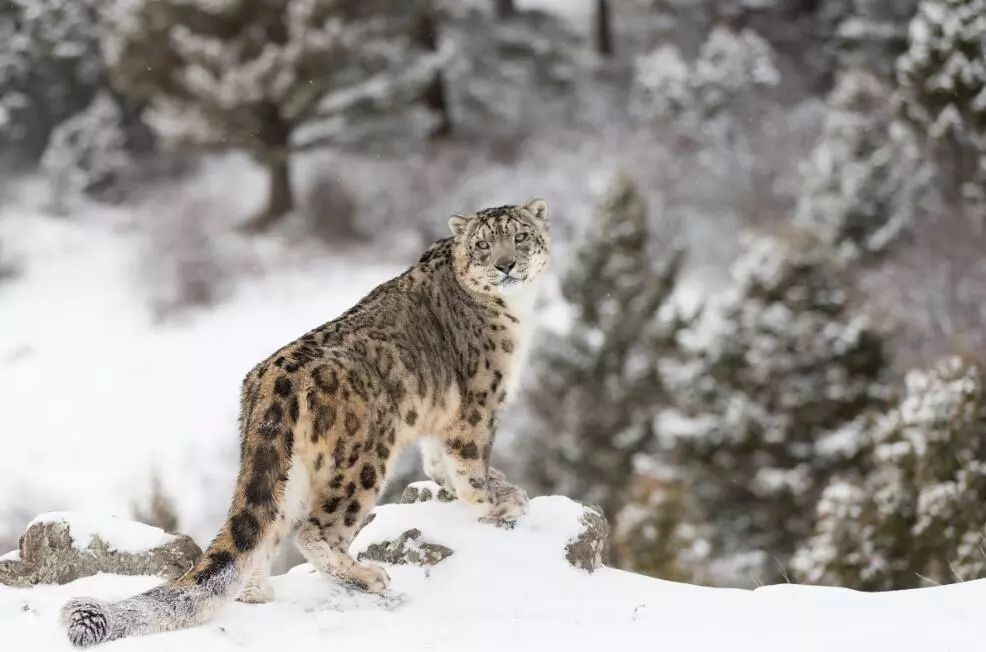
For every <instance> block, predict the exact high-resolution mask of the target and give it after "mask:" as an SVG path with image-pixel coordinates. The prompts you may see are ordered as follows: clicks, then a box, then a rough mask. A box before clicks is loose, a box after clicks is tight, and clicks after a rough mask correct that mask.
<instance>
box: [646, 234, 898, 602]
mask: <svg viewBox="0 0 986 652" xmlns="http://www.w3.org/2000/svg"><path fill="white" fill-rule="evenodd" d="M707 318H708V321H707V323H705V324H703V327H702V328H701V329H700V330H698V331H696V332H694V333H692V334H691V336H689V337H686V338H685V341H686V342H689V343H690V347H691V348H690V350H691V355H692V356H693V357H692V359H691V361H690V362H689V363H688V364H684V365H681V366H680V367H679V368H678V372H679V373H678V374H677V375H676V376H674V377H670V376H668V377H667V378H668V381H669V383H670V385H671V387H672V388H673V390H674V392H673V396H674V401H675V406H674V408H673V409H669V410H666V411H665V412H663V413H661V414H660V415H659V417H658V419H657V420H656V423H655V428H656V434H657V438H658V441H659V442H661V444H662V450H661V454H660V456H659V458H660V459H661V460H663V461H664V463H665V464H668V465H669V466H671V467H672V468H674V469H675V471H676V473H677V477H678V478H679V479H680V480H681V482H683V483H684V489H683V491H684V492H685V494H686V495H687V496H688V497H689V503H688V504H687V505H686V508H687V509H688V512H687V513H686V514H685V515H684V516H683V518H682V523H681V525H680V526H679V527H681V528H683V529H685V530H686V531H687V532H689V536H691V537H693V538H695V539H696V540H697V541H698V542H699V544H700V545H699V548H700V549H702V550H703V551H704V552H703V558H702V559H701V560H700V563H701V565H702V566H705V567H707V568H711V569H713V570H714V572H713V573H712V574H713V575H715V577H712V578H710V581H712V582H714V583H722V584H747V585H749V584H753V583H756V582H762V581H773V580H777V579H780V578H782V576H783V570H782V569H783V567H784V566H785V564H786V563H787V560H788V558H789V556H790V555H791V554H792V553H793V552H794V550H795V548H796V546H797V545H798V544H799V543H800V542H801V541H802V540H803V539H804V538H805V537H806V536H808V535H809V534H810V532H811V527H812V523H813V521H812V508H813V507H814V505H815V503H816V502H817V499H818V496H819V494H820V492H821V490H822V488H823V487H824V486H825V485H826V483H827V481H828V480H829V478H830V477H832V475H833V474H834V473H835V472H837V471H839V470H841V469H846V468H851V467H852V466H853V464H854V462H855V460H856V458H857V457H858V455H859V448H860V447H861V446H862V441H863V438H864V434H865V431H863V430H862V424H863V422H864V420H865V415H866V414H867V413H868V412H869V411H870V410H873V409H880V408H882V407H883V405H884V404H885V401H886V400H887V395H888V389H887V387H886V385H885V384H884V382H883V381H884V376H885V374H886V365H887V359H886V355H887V354H886V345H885V342H884V337H883V336H882V334H881V332H880V331H879V330H878V329H877V328H876V327H875V326H874V325H873V324H872V323H870V321H869V320H868V318H867V317H866V316H865V315H862V314H859V313H857V312H856V311H855V310H854V309H853V307H852V305H851V304H850V302H849V298H848V295H847V292H846V288H845V286H844V285H843V282H842V279H841V278H840V275H839V272H838V270H837V269H836V268H834V267H833V266H832V263H831V262H830V259H829V257H828V254H827V253H826V251H825V249H824V248H821V247H818V246H817V244H816V243H815V242H814V241H812V240H810V239H808V238H791V239H789V240H787V241H782V240H777V239H772V238H760V239H757V240H754V241H753V242H752V243H751V245H750V246H749V249H748V251H747V252H746V253H745V254H744V255H743V256H742V257H741V259H740V260H739V261H738V262H737V264H736V267H735V268H734V285H733V287H732V288H731V289H730V290H729V291H728V292H727V294H726V296H725V297H723V298H722V299H721V301H720V302H719V305H718V309H717V310H712V311H711V312H710V313H709V314H708V315H707ZM682 563H684V562H682ZM693 569H694V572H695V574H696V576H702V575H703V574H707V573H708V572H709V571H707V570H703V569H695V568H694V566H693Z"/></svg>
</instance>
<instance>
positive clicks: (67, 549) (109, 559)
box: [0, 512, 202, 587]
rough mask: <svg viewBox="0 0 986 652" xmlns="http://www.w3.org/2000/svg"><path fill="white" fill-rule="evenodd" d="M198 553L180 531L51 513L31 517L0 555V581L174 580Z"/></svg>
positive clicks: (23, 584)
mask: <svg viewBox="0 0 986 652" xmlns="http://www.w3.org/2000/svg"><path fill="white" fill-rule="evenodd" d="M201 555H202V550H201V549H200V548H199V547H198V545H196V543H195V542H194V541H192V539H191V538H190V537H188V536H186V535H183V534H175V535H171V534H166V533H165V532H164V531H163V530H160V529H158V528H154V527H151V526H149V525H144V524H142V523H135V522H132V521H124V520H121V519H113V518H105V519H97V520H96V521H93V520H92V519H91V518H86V517H82V516H79V515H74V514H72V513H70V512H66V513H59V514H51V515H45V516H43V517H39V518H38V519H35V521H34V522H32V523H31V524H30V525H29V526H28V528H27V531H26V532H25V533H24V535H23V536H22V537H21V540H20V546H19V550H17V551H15V552H12V553H9V554H7V555H4V556H3V557H2V558H0V584H7V585H9V586H17V587H27V586H33V585H34V584H65V583H67V582H71V581H73V580H76V579H78V578H80V577H87V576H89V575H95V574H96V573H116V574H119V575H158V576H160V577H163V578H165V579H175V578H177V577H179V576H180V575H182V574H183V573H184V572H185V571H186V570H188V569H189V568H191V566H192V564H194V563H195V562H196V560H198V558H199V557H200V556H201Z"/></svg>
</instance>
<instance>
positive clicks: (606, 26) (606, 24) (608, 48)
mask: <svg viewBox="0 0 986 652" xmlns="http://www.w3.org/2000/svg"><path fill="white" fill-rule="evenodd" d="M596 47H597V48H598V49H599V54H600V55H602V56H604V57H611V56H613V23H612V17H611V16H610V13H609V0H597V2H596Z"/></svg>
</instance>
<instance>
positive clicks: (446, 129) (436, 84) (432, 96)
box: [414, 11, 452, 138]
mask: <svg viewBox="0 0 986 652" xmlns="http://www.w3.org/2000/svg"><path fill="white" fill-rule="evenodd" d="M414 38H415V40H416V41H417V43H418V45H419V46H420V47H421V48H422V49H424V50H425V51H427V52H438V23H437V21H436V20H435V16H434V15H433V14H432V13H431V12H430V11H426V12H424V13H422V14H421V15H420V16H419V17H418V23H417V25H416V26H415V30H414ZM421 99H422V100H423V101H424V103H425V106H427V107H428V109H429V110H431V111H433V112H434V113H436V114H437V115H438V120H439V122H438V125H437V126H436V127H435V129H434V130H433V131H432V132H431V134H429V136H430V137H431V138H442V137H444V136H448V135H449V134H451V133H452V115H451V113H449V106H448V96H447V95H446V93H445V78H444V75H443V74H442V69H441V68H438V69H437V70H435V75H434V76H433V77H432V78H431V81H430V82H428V86H427V87H426V88H425V91H424V94H423V95H422V97H421Z"/></svg>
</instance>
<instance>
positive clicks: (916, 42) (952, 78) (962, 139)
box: [897, 0, 986, 199]
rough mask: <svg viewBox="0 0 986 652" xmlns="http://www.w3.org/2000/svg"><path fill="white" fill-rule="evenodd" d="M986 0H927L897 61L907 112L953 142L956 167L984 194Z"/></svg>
mask: <svg viewBox="0 0 986 652" xmlns="http://www.w3.org/2000/svg"><path fill="white" fill-rule="evenodd" d="M983 34H986V0H923V1H922V2H921V4H920V6H919V7H918V13H917V15H916V16H915V18H914V20H913V21H912V22H911V25H910V30H909V46H908V49H907V51H906V52H905V53H904V54H903V55H902V56H901V57H900V59H899V60H898V62H897V81H898V85H899V87H900V88H899V97H900V102H901V108H902V111H903V113H904V115H905V116H906V117H907V118H908V119H909V120H911V121H913V123H915V125H917V127H918V129H919V130H920V131H921V133H926V134H927V135H928V136H930V137H931V138H932V139H934V140H938V141H942V142H944V143H947V144H948V145H949V146H950V147H951V148H952V152H953V154H954V155H955V156H956V157H957V158H958V159H959V161H958V165H957V166H956V170H955V173H956V174H957V175H958V176H959V177H961V178H960V179H959V180H960V181H970V180H975V179H978V184H976V186H978V187H976V186H974V185H973V184H970V187H972V188H973V189H974V190H978V197H979V199H983V195H984V193H983V191H982V188H981V184H982V183H983V182H984V181H986V39H984V38H983Z"/></svg>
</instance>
